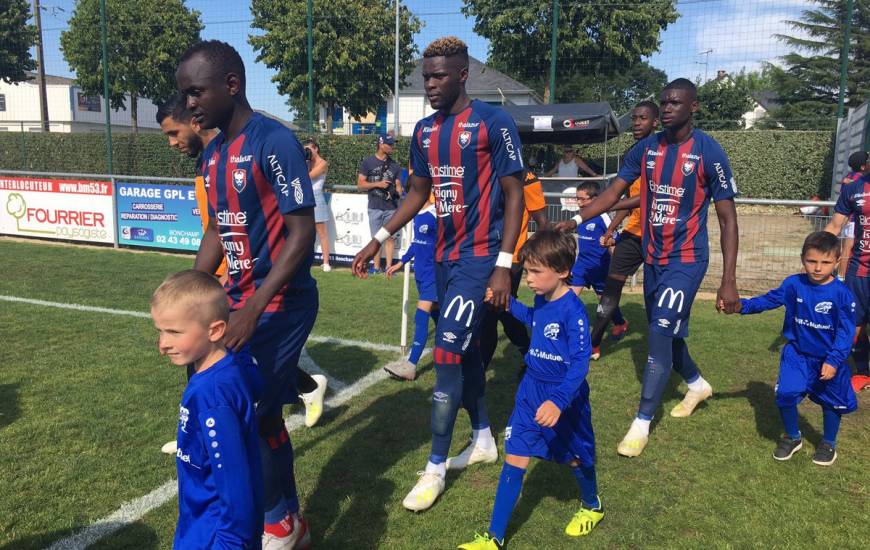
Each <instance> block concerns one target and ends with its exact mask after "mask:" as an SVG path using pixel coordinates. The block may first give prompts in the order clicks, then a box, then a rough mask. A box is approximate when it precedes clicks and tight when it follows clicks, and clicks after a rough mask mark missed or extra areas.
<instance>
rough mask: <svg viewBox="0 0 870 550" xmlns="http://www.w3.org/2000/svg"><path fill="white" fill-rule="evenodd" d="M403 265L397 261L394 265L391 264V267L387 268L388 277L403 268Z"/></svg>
mask: <svg viewBox="0 0 870 550" xmlns="http://www.w3.org/2000/svg"><path fill="white" fill-rule="evenodd" d="M402 265H403V264H402V262H396V263H394V264H393V265H391V266H390V267H389V269H387V278H388V279H389V278H390V277H392V276H393V274H394V273H395V272H396V271H398V270H400V269H402Z"/></svg>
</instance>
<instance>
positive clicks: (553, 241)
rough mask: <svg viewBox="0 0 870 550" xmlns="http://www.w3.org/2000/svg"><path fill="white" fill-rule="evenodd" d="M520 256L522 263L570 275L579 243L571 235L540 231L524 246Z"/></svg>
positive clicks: (553, 231)
mask: <svg viewBox="0 0 870 550" xmlns="http://www.w3.org/2000/svg"><path fill="white" fill-rule="evenodd" d="M518 256H519V260H520V262H521V263H529V262H531V263H535V264H540V265H543V266H546V267H549V268H550V269H552V270H553V271H556V272H559V273H563V272H565V271H567V272H568V273H570V272H571V268H572V267H573V266H574V260H575V257H576V256H577V241H576V240H574V235H572V234H570V233H565V232H562V231H555V230H552V229H540V230H538V231H536V232H535V234H534V235H532V236H531V237H530V238H529V240H527V241H526V242H525V244H523V246H522V247H521V248H520V252H519V254H518Z"/></svg>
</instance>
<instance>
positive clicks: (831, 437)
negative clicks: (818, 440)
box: [795, 407, 841, 448]
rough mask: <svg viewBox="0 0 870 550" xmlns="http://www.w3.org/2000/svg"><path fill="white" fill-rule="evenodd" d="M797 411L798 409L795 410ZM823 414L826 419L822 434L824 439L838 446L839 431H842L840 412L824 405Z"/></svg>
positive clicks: (833, 445) (832, 445)
mask: <svg viewBox="0 0 870 550" xmlns="http://www.w3.org/2000/svg"><path fill="white" fill-rule="evenodd" d="M795 413H797V411H795ZM822 416H823V419H824V426H825V427H824V433H823V434H822V441H824V442H825V443H828V444H830V445H831V447H834V448H836V447H837V432H839V431H840V416H841V415H840V413H838V412H837V411H835V410H833V409H829V408H828V407H822Z"/></svg>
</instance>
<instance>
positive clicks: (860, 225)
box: [834, 174, 870, 277]
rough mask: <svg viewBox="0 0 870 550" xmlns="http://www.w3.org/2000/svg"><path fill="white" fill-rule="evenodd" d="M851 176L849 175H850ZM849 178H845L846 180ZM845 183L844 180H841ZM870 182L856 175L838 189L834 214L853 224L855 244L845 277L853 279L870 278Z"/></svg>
mask: <svg viewBox="0 0 870 550" xmlns="http://www.w3.org/2000/svg"><path fill="white" fill-rule="evenodd" d="M850 175H851V174H850ZM848 177H849V176H847V178H848ZM843 181H844V182H845V181H846V180H845V179H844V180H843ZM868 197H870V181H868V180H867V178H866V177H863V176H861V174H858V177H857V179H855V178H853V179H852V180H851V181H850V182H849V183H844V184H843V187H841V188H840V198H838V199H837V204H836V205H835V206H834V212H836V213H838V214H842V215H844V216H851V218H852V221H854V222H855V244H853V245H852V255H851V256H850V257H849V267H848V268H846V275H853V276H855V277H867V276H870V200H868Z"/></svg>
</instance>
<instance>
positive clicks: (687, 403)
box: [671, 380, 713, 418]
mask: <svg viewBox="0 0 870 550" xmlns="http://www.w3.org/2000/svg"><path fill="white" fill-rule="evenodd" d="M712 395H713V387H712V386H710V384H708V383H707V381H706V380H704V387H703V388H702V389H700V390H698V391H692V390H689V391H687V392H686V396H685V397H683V400H682V401H680V402H679V403H677V405H676V406H675V407H674V408H673V409H671V416H673V417H676V418H685V417H687V416H689V415H690V414H692V412H693V411H694V410H695V407H697V406H698V405H699V404H700V403H701V401H703V400H705V399H708V398H709V397H710V396H712Z"/></svg>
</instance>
